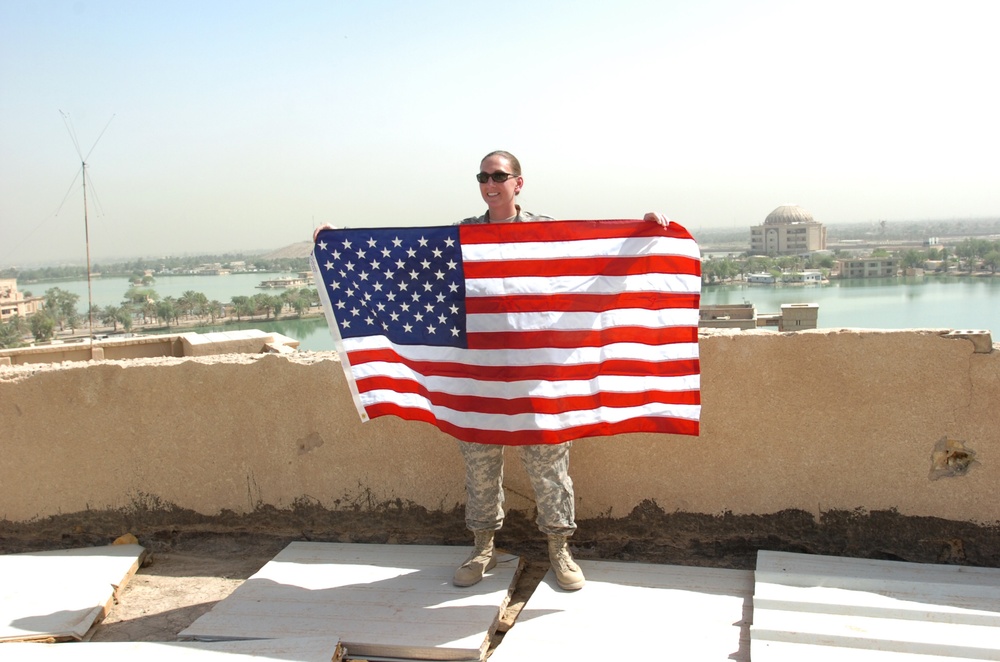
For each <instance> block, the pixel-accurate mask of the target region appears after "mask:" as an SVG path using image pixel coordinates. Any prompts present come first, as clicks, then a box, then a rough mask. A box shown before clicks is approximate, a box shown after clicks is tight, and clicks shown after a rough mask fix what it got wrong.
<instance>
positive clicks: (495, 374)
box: [347, 349, 700, 381]
mask: <svg viewBox="0 0 1000 662" xmlns="http://www.w3.org/2000/svg"><path fill="white" fill-rule="evenodd" d="M347 356H348V360H350V362H351V365H353V366H359V365H363V364H365V363H371V362H386V363H399V364H401V365H405V366H406V367H407V368H409V369H410V370H413V371H414V372H416V373H418V374H421V375H423V376H425V377H456V378H468V379H472V378H474V379H480V380H483V381H526V380H532V379H539V380H558V381H567V380H584V379H593V378H594V377H600V376H601V375H617V376H622V377H644V376H656V377H683V376H685V375H697V374H698V372H699V370H700V363H699V361H698V359H677V360H673V361H669V360H666V361H660V362H655V361H639V360H628V359H614V360H608V361H601V362H600V363H582V364H571V365H553V364H540V365H524V366H519V365H499V366H490V365H469V364H465V363H456V362H452V361H417V360H413V359H408V358H406V357H403V356H400V355H399V354H397V353H396V352H395V351H393V350H391V349H371V350H356V351H353V352H350V353H349V354H348V355H347Z"/></svg>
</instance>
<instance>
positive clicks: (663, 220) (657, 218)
mask: <svg viewBox="0 0 1000 662" xmlns="http://www.w3.org/2000/svg"><path fill="white" fill-rule="evenodd" d="M642 220H644V221H652V222H653V223H656V224H657V225H659V226H660V227H663V228H665V227H669V225H670V219H669V218H667V216H666V214H661V213H659V212H656V211H651V212H647V213H646V215H645V216H643V217H642Z"/></svg>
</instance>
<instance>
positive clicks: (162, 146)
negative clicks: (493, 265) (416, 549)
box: [0, 0, 1000, 265]
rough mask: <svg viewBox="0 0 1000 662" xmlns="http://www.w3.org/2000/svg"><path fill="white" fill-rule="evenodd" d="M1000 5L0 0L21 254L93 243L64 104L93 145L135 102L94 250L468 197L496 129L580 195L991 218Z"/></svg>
mask: <svg viewBox="0 0 1000 662" xmlns="http://www.w3.org/2000/svg"><path fill="white" fill-rule="evenodd" d="M997 25H1000V2H994V1H993V0H980V1H973V0H954V1H952V2H940V1H937V0H935V1H934V2H927V1H923V0H867V1H861V0H838V1H836V2H806V1H802V0H798V1H785V0H761V1H759V2H736V1H726V0H703V1H700V2H694V1H693V0H691V1H685V2H680V1H670V0H653V1H648V2H647V1H639V0H618V1H617V2H608V1H606V0H605V1H601V2H595V1H589V0H587V1H577V2H570V1H554V2H545V1H543V0H539V1H537V2H521V1H518V0H511V1H503V2H492V3H482V2H467V1H461V2H459V1H454V2H452V1H447V2H446V1H437V2H419V1H416V0H413V1H410V2H402V1H399V2H390V1H372V2H361V1H352V2H341V1H332V0H326V1H315V2H314V1H299V0H289V1H284V2H277V1H274V2H260V1H247V0H242V1H238V2H237V1H229V0H217V1H209V0H202V1H198V2H192V1H188V0H172V1H170V2H152V1H147V0H128V1H111V0H79V1H64V0H0V265H8V264H30V263H37V262H51V261H56V260H67V261H75V262H78V263H82V261H83V260H84V257H85V253H84V231H83V208H82V207H83V206H82V198H81V194H82V192H81V189H80V184H79V180H78V181H77V183H76V184H75V185H74V184H73V180H74V176H76V175H77V174H78V171H79V167H80V158H79V156H78V155H77V151H76V148H75V147H74V145H73V141H72V140H71V138H70V133H69V131H67V128H66V126H65V125H64V120H63V117H62V116H61V115H60V111H63V112H65V113H67V114H68V116H69V118H70V124H71V126H72V128H73V130H74V131H75V133H76V136H77V138H78V142H79V145H80V150H81V151H82V152H83V153H84V155H85V156H86V154H87V152H89V150H90V148H91V147H92V146H93V144H94V141H95V140H97V137H98V136H99V135H100V134H101V131H102V130H103V129H104V128H105V126H106V125H107V124H108V121H109V120H111V118H112V116H113V117H114V119H113V120H111V123H110V125H109V126H108V128H107V131H106V133H105V134H104V136H103V137H102V138H101V140H100V142H99V143H98V144H97V146H96V148H95V149H94V150H93V152H92V153H90V156H89V157H88V172H89V174H90V178H91V180H92V181H93V184H94V187H95V189H96V191H94V192H92V195H91V205H90V234H91V254H92V256H93V257H94V259H95V260H101V259H112V258H116V257H128V256H140V255H142V256H154V255H165V254H181V253H200V252H208V251H220V252H221V251H227V250H244V249H260V248H273V247H279V246H283V245H286V244H289V243H292V242H295V241H301V240H303V239H308V238H309V236H310V233H311V229H312V227H313V226H314V225H315V224H319V223H323V222H328V223H333V224H336V225H343V226H356V227H361V226H372V225H417V224H445V223H451V222H453V221H455V220H457V219H459V218H462V217H465V216H470V215H473V214H478V213H481V212H482V211H483V209H485V205H484V204H483V202H482V199H481V198H480V197H479V190H478V185H477V184H476V183H475V180H474V179H473V175H474V173H475V172H476V171H477V170H478V165H479V159H480V158H481V157H482V156H483V155H484V154H485V153H486V152H488V151H491V150H493V149H508V150H510V151H512V152H514V153H515V154H516V155H518V157H519V158H520V159H521V163H522V165H523V167H524V174H525V178H526V184H525V189H524V191H523V193H522V199H521V202H522V205H523V206H524V207H525V208H526V209H529V210H531V211H535V212H538V213H545V214H550V215H553V216H557V217H560V218H609V217H635V216H638V215H641V214H642V213H643V212H645V211H650V210H659V211H663V212H665V213H667V214H668V215H670V216H671V217H672V218H674V219H675V220H678V221H680V222H682V223H684V224H686V225H687V226H688V227H689V228H691V229H692V230H694V231H695V232H696V234H697V230H698V229H699V228H712V227H738V228H743V227H746V228H749V226H750V225H753V224H757V223H760V222H762V221H763V219H764V217H765V216H766V215H767V214H768V213H769V212H770V211H771V210H772V209H774V208H775V207H777V206H779V205H781V204H785V203H789V202H791V203H797V204H800V205H802V206H804V207H805V208H806V209H808V210H810V211H811V212H812V213H813V215H814V216H815V217H816V219H817V220H819V221H821V222H826V223H838V222H857V221H875V220H889V221H893V220H908V219H930V218H977V217H989V216H993V217H996V216H1000V183H998V182H1000V119H998V118H1000V90H998V86H997V84H996V69H997V65H998V63H1000V39H997V37H996V26H997ZM67 192H68V196H67ZM94 194H96V202H95V195H94ZM64 198H65V202H63V201H64ZM98 203H99V204H98ZM56 210H59V211H58V214H56ZM748 234H749V230H748Z"/></svg>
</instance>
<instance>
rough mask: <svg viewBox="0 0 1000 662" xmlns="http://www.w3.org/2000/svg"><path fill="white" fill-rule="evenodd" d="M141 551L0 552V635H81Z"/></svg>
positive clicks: (109, 602) (9, 637)
mask: <svg viewBox="0 0 1000 662" xmlns="http://www.w3.org/2000/svg"><path fill="white" fill-rule="evenodd" d="M144 554H145V549H144V548H143V547H141V546H140V545H106V546H103V547H89V548H85V549H59V550H52V551H46V552H32V553H27V554H5V555H2V556H0V641H34V640H48V639H54V640H67V639H81V638H83V636H84V635H86V633H87V631H88V630H89V629H90V628H91V626H93V624H94V623H95V622H96V621H97V620H99V619H101V618H103V617H104V616H106V615H107V611H108V609H110V608H111V605H112V604H113V602H114V600H115V597H116V596H117V594H118V592H119V591H120V590H121V589H122V588H124V587H125V584H127V583H128V580H129V579H131V578H132V575H134V574H135V571H136V570H138V569H139V564H140V563H141V560H142V557H143V555H144ZM4 650H6V649H4Z"/></svg>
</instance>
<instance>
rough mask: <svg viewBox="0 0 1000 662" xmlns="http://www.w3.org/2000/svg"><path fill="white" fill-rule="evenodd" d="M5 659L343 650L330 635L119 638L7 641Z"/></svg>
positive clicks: (208, 660)
mask: <svg viewBox="0 0 1000 662" xmlns="http://www.w3.org/2000/svg"><path fill="white" fill-rule="evenodd" d="M0 654H2V655H3V656H4V659H7V660H18V661H19V662H48V661H50V660H54V661H64V660H65V661H68V660H104V661H106V662H115V661H117V660H121V661H122V662H135V661H136V660H142V662H173V661H174V660H183V661H184V662H242V661H244V660H245V661H249V660H257V661H259V660H260V659H261V658H262V657H268V658H271V659H276V660H295V662H340V660H343V659H344V649H343V647H342V646H341V645H340V641H339V640H337V639H336V638H332V637H312V638H296V639H262V640H253V641H173V642H154V641H122V642H117V641H116V642H100V643H93V642H88V643H77V642H73V643H67V644H53V645H51V646H48V645H44V644H38V643H9V644H3V645H2V646H0Z"/></svg>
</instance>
